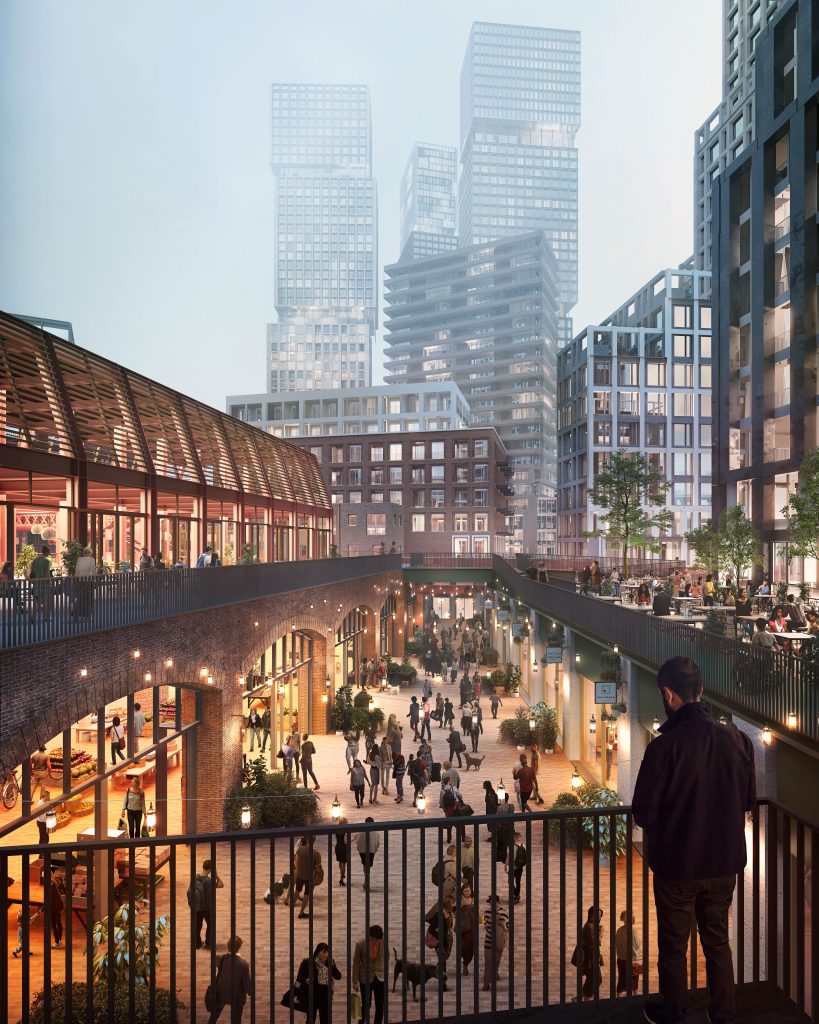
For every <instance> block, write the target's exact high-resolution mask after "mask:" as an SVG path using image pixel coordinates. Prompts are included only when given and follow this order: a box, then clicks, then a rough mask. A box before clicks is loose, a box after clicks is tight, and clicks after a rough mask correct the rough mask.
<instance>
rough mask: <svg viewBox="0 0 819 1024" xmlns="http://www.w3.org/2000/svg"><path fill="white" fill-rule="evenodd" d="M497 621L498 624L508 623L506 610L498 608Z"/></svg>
mask: <svg viewBox="0 0 819 1024" xmlns="http://www.w3.org/2000/svg"><path fill="white" fill-rule="evenodd" d="M497 619H498V622H508V621H509V609H508V608H498V611H497Z"/></svg>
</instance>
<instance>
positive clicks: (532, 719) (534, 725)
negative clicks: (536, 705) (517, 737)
mask: <svg viewBox="0 0 819 1024" xmlns="http://www.w3.org/2000/svg"><path fill="white" fill-rule="evenodd" d="M529 728H530V729H531V730H532V732H534V731H535V729H536V728H537V721H536V720H535V716H534V714H530V715H529Z"/></svg>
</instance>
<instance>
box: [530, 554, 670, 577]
mask: <svg viewBox="0 0 819 1024" xmlns="http://www.w3.org/2000/svg"><path fill="white" fill-rule="evenodd" d="M594 561H596V562H597V563H598V565H599V566H600V569H601V570H602V571H603V572H604V573H608V572H611V570H612V569H617V571H618V572H620V573H622V571H623V558H622V556H620V557H617V556H614V555H607V556H602V557H600V558H595V559H594ZM591 562H592V558H591V557H590V556H588V555H585V556H580V555H557V556H555V555H551V556H549V557H546V558H539V557H538V556H537V555H518V556H517V565H518V568H519V569H521V570H522V571H524V572H525V571H526V570H527V569H528V568H530V567H534V568H535V569H536V568H537V567H538V566H539V565H543V566H545V567H546V569H547V571H550V572H580V571H581V570H582V569H585V568H586V566H587V565H589V564H590V563H591ZM628 566H629V573H630V574H633V575H637V576H642V575H645V574H648V575H656V576H670V575H671V573H673V572H674V570H675V569H679V570H680V572H683V571H684V570H685V568H686V565H685V562H683V561H682V560H681V559H678V558H662V559H661V558H629V563H628Z"/></svg>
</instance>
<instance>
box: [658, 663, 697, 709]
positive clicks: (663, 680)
mask: <svg viewBox="0 0 819 1024" xmlns="http://www.w3.org/2000/svg"><path fill="white" fill-rule="evenodd" d="M657 685H658V686H659V687H663V686H665V687H668V689H669V690H673V691H674V693H676V694H677V696H678V697H679V698H680V699H681V700H683V701H685V702H689V701H692V700H695V699H696V698H697V697H699V696H700V695H701V694H702V676H701V675H700V667H699V665H698V664H697V663H696V661H692V660H691V658H682V657H681V658H669V659H668V661H667V662H666V663H665V664H664V665H663V666H662V668H661V669H660V671H659V672H658V673H657Z"/></svg>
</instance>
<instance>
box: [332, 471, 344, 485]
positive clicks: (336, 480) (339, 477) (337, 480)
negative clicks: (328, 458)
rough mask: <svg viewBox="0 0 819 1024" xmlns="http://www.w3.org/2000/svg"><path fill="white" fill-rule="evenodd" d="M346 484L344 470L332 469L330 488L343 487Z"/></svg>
mask: <svg viewBox="0 0 819 1024" xmlns="http://www.w3.org/2000/svg"><path fill="white" fill-rule="evenodd" d="M343 483H344V470H342V469H331V470H330V486H331V487H341V486H342V485H343Z"/></svg>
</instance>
